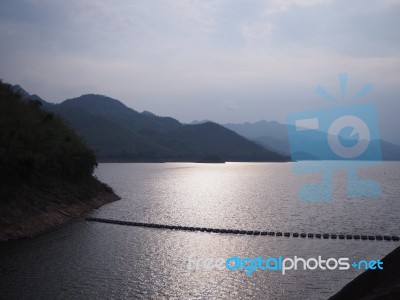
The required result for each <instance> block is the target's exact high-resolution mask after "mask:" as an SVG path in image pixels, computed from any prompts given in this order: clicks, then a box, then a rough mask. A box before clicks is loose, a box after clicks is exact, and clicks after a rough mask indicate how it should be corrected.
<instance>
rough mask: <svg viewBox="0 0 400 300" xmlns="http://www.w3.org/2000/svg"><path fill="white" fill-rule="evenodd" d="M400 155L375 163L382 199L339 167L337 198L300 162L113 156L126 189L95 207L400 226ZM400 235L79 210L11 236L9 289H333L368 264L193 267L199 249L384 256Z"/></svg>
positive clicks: (151, 292) (113, 179) (318, 293)
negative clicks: (312, 187)
mask: <svg viewBox="0 0 400 300" xmlns="http://www.w3.org/2000/svg"><path fill="white" fill-rule="evenodd" d="M398 166H399V164H398V163H385V164H382V165H381V166H377V167H376V168H374V169H371V170H367V171H366V172H367V173H366V174H364V175H367V177H369V178H371V179H376V180H379V181H380V182H381V184H382V186H383V195H382V199H380V200H371V199H358V200H354V199H353V200H350V199H347V198H346V196H345V191H344V188H343V186H344V183H345V179H344V178H343V176H342V175H344V174H341V173H339V174H338V175H337V176H336V177H335V178H334V185H335V187H336V188H335V195H334V200H333V202H331V203H305V202H299V201H298V200H297V191H298V188H299V186H300V185H301V184H302V183H304V182H307V181H308V180H309V179H312V180H318V176H314V177H313V176H308V177H307V178H301V177H295V176H293V175H292V174H291V167H290V164H280V163H277V164H267V163H265V164H264V163H263V164H247V163H229V164H225V165H208V164H172V163H171V164H101V165H100V167H99V169H98V170H97V174H98V176H99V177H100V178H101V179H102V180H104V181H106V182H108V183H109V184H110V185H111V186H112V187H113V188H114V189H115V190H116V192H117V193H118V194H119V195H121V196H122V198H123V199H122V200H121V201H118V202H116V203H111V204H108V205H106V206H104V207H102V208H100V209H99V210H97V211H95V212H94V213H92V214H91V215H92V216H98V217H107V218H115V219H123V220H132V221H142V222H153V223H165V224H180V225H191V226H207V227H220V228H246V229H267V230H280V231H303V230H304V231H305V232H324V231H326V232H331V233H342V232H343V233H359V234H362V233H365V234H393V235H394V234H396V235H398V231H397V230H398V228H399V220H398V219H397V218H396V216H398V212H399V205H398V204H397V202H396V200H397V199H396V196H397V195H398V194H399V193H398V192H399V191H398V187H397V183H398V182H399V178H400V176H399V168H398ZM396 246H398V243H395V242H378V241H348V240H318V239H295V238H285V237H269V236H246V235H240V236H236V235H223V234H215V233H203V232H184V231H171V230H163V229H152V228H140V227H131V226H120V225H112V224H102V223H94V222H86V221H84V220H79V221H77V222H74V223H72V224H69V225H66V226H64V227H62V228H61V229H59V230H57V231H54V232H51V233H48V234H45V235H42V236H40V237H38V238H36V239H33V240H22V241H14V242H11V243H7V244H2V245H1V246H0V255H1V256H0V268H1V274H2V276H1V281H0V288H1V291H2V293H3V296H2V297H4V298H11V299H12V298H26V299H39V298H42V299H55V298H60V299H65V298H69V299H105V298H116V299H132V298H136V299H171V298H179V299H326V298H327V297H329V296H330V295H332V294H333V293H335V291H337V290H338V289H339V288H340V287H342V286H343V285H344V284H345V283H347V282H348V281H349V280H350V279H352V278H354V277H355V276H357V275H358V274H360V271H356V270H353V269H351V270H347V271H339V270H337V271H303V270H301V271H300V270H298V271H293V272H289V273H288V274H286V275H282V274H281V273H279V272H276V271H260V270H258V271H256V272H254V273H253V274H252V275H251V276H247V275H245V274H244V273H243V272H238V271H228V270H212V271H206V270H197V271H196V270H189V269H188V268H187V259H188V257H189V255H191V254H193V253H196V254H198V256H200V257H211V258H218V257H223V258H228V257H230V256H235V255H237V256H241V257H245V256H248V257H256V256H258V255H261V256H264V257H268V256H279V255H282V256H295V255H297V256H302V257H305V258H308V257H317V256H318V255H322V256H323V257H326V258H327V257H336V258H338V257H343V256H344V257H349V258H350V260H359V259H376V258H381V257H383V256H384V255H385V254H387V253H388V252H389V251H391V250H392V249H394V248H395V247H396Z"/></svg>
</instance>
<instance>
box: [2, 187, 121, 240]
mask: <svg viewBox="0 0 400 300" xmlns="http://www.w3.org/2000/svg"><path fill="white" fill-rule="evenodd" d="M65 188H67V189H65ZM80 190H81V193H80V192H79V191H80ZM33 193H36V194H33ZM57 193H58V195H57ZM39 198H40V200H42V199H45V200H46V201H45V203H46V204H45V205H42V204H40V203H41V202H42V201H40V202H38V201H35V200H37V199H39ZM49 199H50V200H49ZM119 199H120V197H118V196H117V195H116V194H115V193H114V192H113V191H112V189H111V188H109V187H108V186H106V185H104V184H102V183H100V182H99V181H97V180H96V181H94V182H93V181H92V182H91V186H90V188H88V187H87V186H85V185H79V186H73V187H71V185H66V186H64V189H59V188H58V189H57V191H47V192H45V193H43V192H39V191H31V193H26V192H25V193H22V195H19V199H18V200H17V201H13V202H12V203H9V204H4V203H3V204H0V241H7V240H10V239H19V238H31V237H34V236H37V235H39V234H41V233H44V232H46V231H50V230H53V229H55V228H56V227H57V226H59V225H62V224H65V223H68V222H70V221H72V220H73V219H76V218H78V217H80V216H82V215H84V214H86V213H88V212H90V211H92V210H93V209H96V208H99V207H100V206H102V205H104V204H107V203H110V202H114V201H117V200H119Z"/></svg>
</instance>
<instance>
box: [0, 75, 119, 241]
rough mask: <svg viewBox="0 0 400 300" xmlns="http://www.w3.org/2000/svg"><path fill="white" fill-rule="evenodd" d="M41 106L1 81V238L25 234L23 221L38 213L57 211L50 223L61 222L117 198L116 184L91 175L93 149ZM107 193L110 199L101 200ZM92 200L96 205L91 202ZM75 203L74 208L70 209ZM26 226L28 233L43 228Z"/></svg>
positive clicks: (36, 215)
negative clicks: (114, 187) (61, 216)
mask: <svg viewBox="0 0 400 300" xmlns="http://www.w3.org/2000/svg"><path fill="white" fill-rule="evenodd" d="M41 106H42V104H41V102H40V101H37V100H26V99H23V97H21V95H20V94H19V93H16V92H14V91H13V88H12V86H11V85H9V84H6V83H3V82H1V81H0V128H1V131H0V195H1V196H0V239H7V238H13V237H18V236H23V235H24V232H23V231H24V230H22V231H21V228H19V229H17V228H18V226H20V225H21V224H24V223H26V222H28V221H29V220H33V219H35V218H37V217H38V216H42V218H43V220H45V217H44V216H45V215H46V214H47V215H49V216H50V213H52V216H53V217H56V218H57V219H59V220H58V221H56V222H51V221H50V222H48V223H49V224H50V223H51V224H53V225H57V224H59V223H62V222H64V221H65V219H68V214H69V215H70V217H74V216H78V215H79V212H80V211H82V213H83V212H86V211H89V210H90V209H89V206H93V205H94V206H99V205H100V202H107V201H112V200H111V199H113V200H116V199H117V196H115V195H114V194H113V193H112V190H111V188H109V187H107V186H106V185H105V184H103V183H101V182H99V181H98V180H97V179H95V178H94V177H93V176H92V173H93V170H94V168H95V167H96V166H97V162H96V157H95V155H94V153H93V151H92V150H90V149H88V148H87V147H86V145H85V144H84V142H83V141H82V139H81V138H80V137H79V136H78V135H77V134H75V132H74V131H73V130H72V129H70V128H69V127H68V126H67V125H66V124H65V122H64V121H63V120H62V119H61V118H59V117H58V116H56V115H55V114H54V113H51V112H47V111H44V110H42V108H41ZM106 195H107V197H106V198H107V199H108V200H104V201H100V200H99V199H100V198H102V197H104V196H106ZM110 195H113V196H112V197H110ZM93 199H97V200H96V201H95V202H96V204H94V203H92V205H89V206H88V205H86V204H88V203H89V202H91V201H93ZM78 204H79V205H80V207H81V208H79V205H78ZM103 204H104V203H103ZM71 205H75V209H74V211H73V212H72V211H69V212H68V213H65V212H66V211H67V210H68V209H69V208H70V207H71ZM82 205H83V206H85V207H84V208H82ZM57 214H61V215H63V214H64V216H65V217H66V218H59V216H58V215H57ZM61 219H63V220H61ZM38 226H39V227H40V228H41V229H45V228H43V226H41V225H40V224H38ZM26 230H28V231H29V232H30V234H29V235H31V233H38V232H36V231H42V230H35V229H34V228H26ZM26 230H25V231H26ZM16 231H19V232H18V233H16ZM13 232H14V233H13Z"/></svg>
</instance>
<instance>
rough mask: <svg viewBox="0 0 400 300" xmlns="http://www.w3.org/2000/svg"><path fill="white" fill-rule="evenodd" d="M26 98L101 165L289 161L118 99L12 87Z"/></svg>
mask: <svg viewBox="0 0 400 300" xmlns="http://www.w3.org/2000/svg"><path fill="white" fill-rule="evenodd" d="M14 90H16V91H18V92H19V93H20V94H21V95H23V97H24V98H26V99H30V100H37V101H40V102H41V103H42V107H43V108H44V109H45V110H47V111H50V112H53V113H56V114H58V115H60V116H62V117H63V118H64V119H65V120H66V121H67V123H68V124H69V125H70V126H71V127H72V128H73V129H74V130H75V131H76V132H77V133H78V134H79V135H80V136H82V137H83V139H84V140H85V141H86V143H87V145H88V146H89V147H91V148H92V149H93V150H94V152H95V154H96V157H97V159H98V160H99V161H132V162H140V161H143V162H165V161H196V162H221V161H287V160H289V158H288V157H287V156H285V155H282V154H277V153H275V152H274V151H271V150H268V149H266V148H264V147H263V146H261V145H259V144H257V143H255V142H253V141H249V140H248V139H246V138H244V137H242V136H241V135H239V134H237V133H235V132H233V131H231V130H229V129H227V128H225V127H223V126H221V125H218V124H216V123H213V122H205V123H201V124H197V125H192V124H191V125H187V124H182V123H180V122H179V121H177V120H176V119H174V118H171V117H159V116H156V115H155V114H153V113H151V112H148V111H144V112H142V113H139V112H137V111H135V110H133V109H131V108H129V107H127V106H125V105H124V104H123V103H121V102H120V101H118V100H116V99H112V98H109V97H106V96H102V95H94V94H88V95H83V96H80V97H78V98H73V99H68V100H65V101H64V102H62V103H60V104H52V103H49V102H46V101H44V100H43V99H41V98H40V97H39V96H37V95H30V94H29V93H27V92H26V91H25V90H23V89H22V88H21V87H19V86H14Z"/></svg>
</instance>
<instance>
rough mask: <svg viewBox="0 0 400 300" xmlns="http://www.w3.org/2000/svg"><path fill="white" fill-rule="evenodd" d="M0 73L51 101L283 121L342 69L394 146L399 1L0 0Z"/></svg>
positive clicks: (399, 86) (309, 105)
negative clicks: (101, 97) (372, 105)
mask: <svg viewBox="0 0 400 300" xmlns="http://www.w3.org/2000/svg"><path fill="white" fill-rule="evenodd" d="M0 5H1V6H0V41H1V42H0V78H2V79H3V80H4V81H7V82H10V83H13V84H20V85H22V86H23V87H24V88H25V89H26V90H27V91H28V92H30V93H36V94H38V95H39V96H41V97H42V98H44V99H45V100H47V101H50V102H60V101H63V100H65V99H67V98H72V97H77V96H79V95H81V94H85V93H98V94H105V95H108V96H110V97H113V98H116V99H119V100H121V101H122V102H124V103H125V104H126V105H128V106H130V107H132V108H134V109H136V110H138V111H142V110H149V111H152V112H154V113H156V114H159V115H168V116H172V117H175V118H177V119H178V120H180V121H182V122H190V121H192V120H194V119H198V120H201V119H210V120H214V121H217V122H222V123H223V122H244V121H250V122H254V121H257V120H261V119H266V120H278V121H281V122H282V121H284V120H285V116H286V114H287V113H289V112H294V111H301V110H306V109H314V108H316V109H317V108H328V107H331V106H332V105H335V104H332V103H329V102H328V101H325V100H323V98H321V97H320V96H318V95H317V94H316V93H315V88H316V86H317V85H322V86H324V87H325V88H326V89H327V90H329V91H330V92H331V93H332V94H333V95H334V96H337V95H339V93H340V89H339V83H338V80H337V75H338V73H340V72H346V73H348V74H349V81H348V91H349V96H352V95H353V94H354V93H355V92H356V91H357V90H359V89H360V88H361V87H362V86H363V85H364V84H365V83H371V84H372V85H373V87H374V90H373V92H372V93H370V94H369V95H368V96H365V97H363V98H361V99H360V100H359V101H357V103H368V102H375V101H376V104H377V105H378V113H379V122H380V127H381V135H382V136H383V137H384V138H387V139H390V140H392V141H396V142H398V143H400V135H399V134H398V127H399V125H400V121H399V120H400V118H399V117H398V114H399V112H400V102H399V97H398V96H399V95H400V30H399V28H400V1H398V0H362V1H361V0H358V1H355V0H343V1H341V0H338V1H334V0H331V1H329V0H288V1H284V0H281V1H278V0H269V1H267V0H265V1H262V0H215V1H207V0H197V1H196V0H141V1H135V0H125V1H122V0H112V1H111V0H110V1H105V0H104V1H102V0H79V1H78V0H68V1H57V0H25V1H21V0H11V1H3V0H0Z"/></svg>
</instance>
